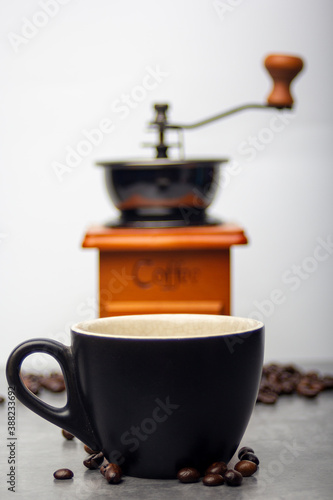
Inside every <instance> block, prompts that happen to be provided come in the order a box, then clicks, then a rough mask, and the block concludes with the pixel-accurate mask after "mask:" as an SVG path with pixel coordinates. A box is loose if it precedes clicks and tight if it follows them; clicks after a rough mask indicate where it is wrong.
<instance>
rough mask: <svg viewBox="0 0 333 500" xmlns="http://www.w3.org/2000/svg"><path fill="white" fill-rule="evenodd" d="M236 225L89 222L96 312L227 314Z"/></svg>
mask: <svg viewBox="0 0 333 500" xmlns="http://www.w3.org/2000/svg"><path fill="white" fill-rule="evenodd" d="M246 243H247V238H246V236H245V234H244V231H243V230H242V229H241V228H240V227H238V226H235V225H231V224H221V225H217V226H197V227H185V228H172V229H171V228H162V229H132V228H107V227H104V226H99V227H93V228H91V229H90V230H89V231H88V232H87V234H86V236H85V238H84V241H83V245H82V246H83V247H84V248H98V249H99V254H100V265H99V304H100V317H107V316H118V315H127V314H153V313H201V314H230V247H231V246H232V245H244V244H246Z"/></svg>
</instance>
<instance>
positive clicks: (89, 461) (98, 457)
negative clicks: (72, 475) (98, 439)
mask: <svg viewBox="0 0 333 500" xmlns="http://www.w3.org/2000/svg"><path fill="white" fill-rule="evenodd" d="M103 460H104V455H103V453H102V452H100V453H97V454H92V455H89V457H88V458H86V459H85V460H84V461H83V465H85V466H86V467H87V469H98V468H99V467H100V466H101V465H102V463H103Z"/></svg>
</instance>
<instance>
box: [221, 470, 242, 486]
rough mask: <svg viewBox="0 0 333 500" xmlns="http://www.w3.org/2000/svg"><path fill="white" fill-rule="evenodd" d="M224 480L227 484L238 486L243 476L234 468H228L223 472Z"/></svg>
mask: <svg viewBox="0 0 333 500" xmlns="http://www.w3.org/2000/svg"><path fill="white" fill-rule="evenodd" d="M224 480H225V482H226V483H227V485H228V486H240V485H241V484H242V481H243V476H242V474H240V473H239V472H237V471H236V470H233V469H229V470H227V472H226V473H225V474H224Z"/></svg>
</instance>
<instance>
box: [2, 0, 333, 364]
mask: <svg viewBox="0 0 333 500" xmlns="http://www.w3.org/2000/svg"><path fill="white" fill-rule="evenodd" d="M55 1H56V0H49V2H50V3H49V7H45V8H44V9H43V8H42V7H41V5H42V4H43V2H42V1H37V0H36V1H35V0H16V1H15V2H2V5H1V10H2V15H1V16H0V27H1V46H0V50H1V70H2V71H1V74H2V76H1V80H0V99H1V120H0V141H1V145H0V160H1V167H0V168H1V187H0V189H1V193H0V211H1V212H0V266H1V267H0V306H1V349H0V364H1V365H4V363H5V361H6V359H7V357H8V355H9V353H10V351H11V349H12V348H13V347H14V346H16V344H18V343H19V342H21V341H23V340H25V339H28V338H32V337H50V338H54V339H57V340H59V341H62V342H65V343H67V342H68V340H69V336H68V331H69V326H70V325H71V324H72V323H74V322H76V321H80V320H83V319H88V318H92V317H95V316H96V315H97V312H96V311H97V309H96V298H97V271H98V267H97V266H98V260H97V251H96V250H83V249H81V242H82V239H83V237H84V234H85V231H86V229H87V228H88V227H89V226H90V225H91V224H92V223H103V222H106V221H108V220H110V219H111V218H113V217H114V216H115V215H116V209H114V208H113V206H112V204H111V202H110V201H109V199H108V196H107V193H106V190H105V187H104V179H103V173H102V170H101V169H100V168H98V167H95V166H94V162H95V161H96V160H98V159H105V158H107V159H118V158H123V159H126V158H128V157H136V156H144V155H146V151H143V150H142V148H141V146H140V143H141V142H142V141H143V140H147V139H148V140H150V139H151V137H150V136H148V137H147V135H145V134H144V127H145V124H146V123H147V122H148V121H149V120H150V119H151V117H152V104H153V103H154V102H163V101H167V102H169V103H171V104H172V109H171V111H170V119H172V120H173V121H178V122H191V121H196V120H198V119H200V118H204V117H207V116H209V115H212V114H215V113H217V112H220V111H223V110H225V109H228V108H229V107H232V106H236V105H239V104H243V103H248V102H258V103H262V102H264V101H265V99H266V97H267V94H268V93H269V89H270V87H271V82H270V78H269V76H268V75H267V73H266V72H265V70H264V68H263V64H262V62H263V59H264V57H265V55H266V54H268V53H272V52H286V53H291V54H297V55H301V56H302V57H303V58H304V60H305V64H306V66H305V70H304V71H303V73H302V74H301V75H299V76H298V77H297V79H296V80H295V82H294V85H293V93H294V95H295V100H296V101H297V103H296V107H295V112H294V114H293V115H292V116H293V118H292V117H291V114H290V113H288V112H284V114H283V116H285V117H287V118H286V119H287V120H289V121H288V123H287V124H284V125H283V127H281V129H282V130H281V131H279V132H276V131H272V123H277V122H272V121H271V120H272V119H274V118H273V117H274V115H276V114H277V113H278V112H277V111H274V110H272V111H267V110H264V111H252V112H250V111H247V112H245V113H243V114H240V115H238V116H237V115H235V116H234V117H232V118H229V119H226V120H225V121H224V122H219V123H216V124H214V125H209V126H207V127H206V128H202V129H198V130H197V131H189V132H187V133H186V137H185V141H186V154H187V156H190V157H191V156H194V157H195V156H202V157H205V156H206V157H207V156H208V157H209V156H211V157H214V156H217V157H225V156H226V157H228V158H230V159H233V162H234V163H231V165H233V167H234V170H233V172H232V173H233V175H229V174H228V170H226V171H225V174H224V176H223V177H222V187H221V189H220V191H219V193H218V195H217V197H216V199H215V201H214V203H213V205H212V207H211V208H210V213H211V214H214V215H217V216H219V217H221V218H222V219H223V220H225V221H235V222H237V223H239V224H240V225H242V226H243V227H244V228H245V230H246V233H247V235H248V237H249V245H247V246H243V247H234V249H233V262H232V279H233V290H232V296H233V314H234V315H238V316H248V315H257V317H258V315H259V316H260V315H261V316H262V317H263V319H264V322H265V324H266V332H267V341H266V361H267V360H277V361H284V360H291V361H299V362H301V361H302V360H306V359H311V360H320V359H329V358H330V359H332V356H333V329H332V321H331V318H332V305H333V304H332V296H333V255H332V248H331V249H330V252H331V253H329V251H327V250H326V251H325V249H323V248H322V249H321V250H320V254H317V253H315V255H320V256H321V260H320V261H319V260H318V259H317V258H315V257H314V252H315V250H316V247H317V246H318V244H319V242H320V241H323V240H324V241H327V240H328V239H331V241H332V239H333V227H332V205H333V203H332V197H333V189H332V179H333V174H332V172H333V165H332V142H333V135H332V88H333V81H332V68H331V66H332V62H333V61H332V47H333V35H332V28H331V23H332V14H333V6H332V2H331V1H330V0H318V1H317V2H314V1H309V0H294V1H293V2H290V0H271V1H267V0H248V1H240V0H238V1H237V0H226V1H225V2H220V7H218V6H216V5H215V6H214V2H213V1H205V0H195V1H194V0H169V1H168V2H164V1H163V2H162V1H161V0H159V1H158V0H155V1H153V0H142V1H140V2H137V1H135V0H127V1H125V2H124V1H121V0H94V1H88V0H80V1H79V0H71V1H67V2H66V0H62V2H61V3H62V5H60V1H59V2H58V3H57V4H56V5H57V6H58V7H57V8H55V7H54V2H55ZM51 3H53V12H52V16H53V17H52V16H51V14H45V11H46V10H47V9H48V11H49V12H51V10H50V9H51V6H50V4H51ZM46 4H47V2H46V0H45V2H44V5H46ZM223 5H224V8H223ZM41 12H42V13H43V12H44V14H41ZM29 23H30V24H29ZM31 23H34V24H35V25H36V24H37V25H39V27H37V28H36V27H35V28H34V27H33V25H31ZM41 25H42V26H41ZM29 26H30V29H29ZM20 37H21V38H20ZM157 66H158V67H159V69H160V71H161V72H162V73H164V76H163V77H161V78H160V80H161V81H160V82H158V85H156V88H155V89H152V90H148V91H147V92H146V95H145V96H144V98H143V99H141V102H139V101H138V100H133V98H132V103H134V105H133V107H132V108H131V109H129V108H128V111H129V112H128V113H127V116H126V117H124V114H125V112H124V113H119V111H116V109H117V100H119V99H120V100H121V99H122V95H123V94H129V95H131V94H132V95H134V96H137V95H139V94H136V92H138V91H137V89H136V87H137V86H138V85H139V86H140V85H141V86H142V83H143V81H144V78H145V76H146V75H147V67H149V68H153V69H156V67H157ZM166 75H167V76H166ZM135 89H136V90H135ZM133 93H134V94H133ZM141 96H142V94H141ZM114 106H116V108H115V107H114ZM104 118H108V119H110V120H111V121H112V122H113V125H114V130H113V131H112V133H109V134H104V135H103V141H102V143H101V144H99V145H96V146H93V147H92V151H91V152H90V154H89V155H87V156H86V157H84V158H83V157H82V161H81V162H80V164H78V165H77V167H75V168H71V169H70V171H69V172H65V173H63V175H61V176H59V175H58V176H57V175H56V173H55V170H54V164H55V162H59V163H63V164H64V163H65V158H66V153H67V151H68V148H74V149H75V148H77V145H78V143H79V142H80V141H82V140H83V139H84V134H83V131H84V130H88V131H90V130H92V129H94V128H96V127H98V126H99V124H100V122H101V120H102V119H104ZM281 123H283V122H280V124H281ZM273 128H274V127H273ZM267 130H268V132H267ZM251 137H252V138H255V139H256V140H259V143H257V144H259V146H260V151H259V150H258V148H257V149H254V150H253V153H252V154H250V153H249V152H247V153H246V152H245V149H244V142H245V143H246V142H248V141H249V140H251V139H250V138H251ZM262 139H263V141H266V143H265V144H264V142H263V141H262ZM252 157H253V158H252ZM235 162H236V163H235ZM294 266H298V271H297V270H296V269H297V268H296V267H294ZM296 272H298V273H301V274H300V275H301V276H302V277H299V278H297V277H296V278H295V276H296V275H295V273H296ZM296 287H297V289H294V288H296ZM276 289H277V290H279V292H274V290H276ZM272 293H273V296H274V295H275V294H276V293H278V294H279V296H280V303H279V304H273V303H272V302H271V296H272ZM268 301H269V302H268ZM37 364H38V363H36V365H37Z"/></svg>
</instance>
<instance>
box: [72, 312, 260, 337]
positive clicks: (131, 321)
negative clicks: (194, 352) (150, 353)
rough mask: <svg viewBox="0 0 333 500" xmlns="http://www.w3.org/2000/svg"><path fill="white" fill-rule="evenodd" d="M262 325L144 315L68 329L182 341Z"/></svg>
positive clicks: (201, 316)
mask: <svg viewBox="0 0 333 500" xmlns="http://www.w3.org/2000/svg"><path fill="white" fill-rule="evenodd" d="M262 326H263V323H261V322H260V321H257V320H255V319H250V318H238V317H235V316H214V315H210V314H148V315H137V316H114V317H111V318H100V319H96V320H92V321H83V322H81V323H78V324H76V325H75V326H73V327H72V330H73V331H75V332H77V333H80V334H94V335H97V336H103V337H105V336H110V337H118V338H140V339H142V338H150V339H152V338H153V339H170V338H173V339H175V338H176V339H182V338H190V337H211V336H220V335H227V334H239V333H244V332H251V331H253V330H257V329H258V328H260V327H262Z"/></svg>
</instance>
